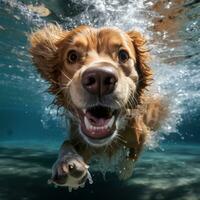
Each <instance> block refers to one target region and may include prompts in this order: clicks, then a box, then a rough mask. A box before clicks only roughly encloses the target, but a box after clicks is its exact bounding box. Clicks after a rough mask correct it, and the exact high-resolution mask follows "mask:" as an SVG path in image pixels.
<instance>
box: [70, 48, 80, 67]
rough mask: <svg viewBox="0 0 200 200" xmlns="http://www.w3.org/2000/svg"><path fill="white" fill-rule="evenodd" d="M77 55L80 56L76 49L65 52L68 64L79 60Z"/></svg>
mask: <svg viewBox="0 0 200 200" xmlns="http://www.w3.org/2000/svg"><path fill="white" fill-rule="evenodd" d="M79 57H80V55H79V53H78V52H77V51H75V50H71V51H69V52H68V54H67V61H68V62H69V63H70V64H74V63H76V62H77V61H78V60H79Z"/></svg>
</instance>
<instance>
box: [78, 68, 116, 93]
mask: <svg viewBox="0 0 200 200" xmlns="http://www.w3.org/2000/svg"><path fill="white" fill-rule="evenodd" d="M117 81H118V79H117V73H116V71H115V69H114V68H111V67H107V68H89V69H87V70H85V71H84V73H83V75H82V85H83V87H84V88H85V89H86V90H87V91H88V92H89V93H90V94H94V95H98V96H103V95H107V94H110V93H112V92H113V91H114V89H115V86H116V83H117Z"/></svg>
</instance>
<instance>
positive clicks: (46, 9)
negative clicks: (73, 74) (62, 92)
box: [0, 0, 200, 200]
mask: <svg viewBox="0 0 200 200" xmlns="http://www.w3.org/2000/svg"><path fill="white" fill-rule="evenodd" d="M48 22H53V23H55V22H57V23H59V24H61V25H62V26H63V27H65V28H66V29H70V28H73V27H75V26H78V25H80V24H87V25H91V26H95V27H100V26H117V27H119V28H121V29H123V30H125V31H126V30H131V29H136V30H139V31H141V32H142V33H143V34H145V35H146V37H147V38H148V40H149V48H150V49H151V53H152V57H153V59H152V62H151V66H152V68H153V70H154V73H155V78H154V79H155V81H154V84H153V86H152V88H151V89H152V90H154V91H155V92H156V93H159V94H161V95H162V96H165V97H166V99H168V100H169V104H170V115H169V118H168V119H167V120H166V121H165V123H164V124H163V126H162V127H161V129H160V130H159V131H158V132H156V133H154V134H153V136H152V138H150V139H149V141H148V142H147V144H146V149H145V151H144V153H143V154H142V156H141V157H140V159H139V161H138V162H137V163H136V165H135V170H134V173H133V176H132V177H131V178H130V179H128V180H127V181H123V182H122V181H119V180H118V179H117V178H116V177H115V175H114V174H106V175H105V176H102V174H101V173H98V172H95V173H92V176H93V181H94V183H93V184H92V185H90V184H87V186H86V187H85V188H83V189H79V190H77V191H73V192H71V193H69V192H68V190H67V188H54V187H53V186H51V185H47V180H48V178H49V177H50V175H51V166H52V164H53V163H54V161H55V159H56V157H57V153H58V149H59V147H60V145H61V143H62V141H63V140H64V138H65V137H66V135H67V131H66V130H67V129H66V127H65V123H64V119H63V116H62V115H61V113H62V110H61V111H58V112H57V109H56V107H54V106H52V104H51V102H52V100H53V97H52V96H51V95H49V94H48V93H47V92H46V90H47V88H48V83H46V82H45V81H44V80H42V79H41V78H40V76H39V74H38V73H37V72H36V70H35V68H34V66H33V65H32V62H31V58H30V55H29V53H28V48H29V44H28V42H27V35H28V34H29V33H30V32H31V31H32V30H35V29H36V28H39V27H42V26H44V25H45V24H46V23H48ZM199 89H200V1H198V0H82V1H79V0H41V1H36V0H31V1H28V0H0V200H39V199H43V200H45V199H80V198H83V199H102V198H106V199H108V198H115V199H126V200H129V199H131V200H133V199H134V200H175V199H176V200H179V199H180V200H200V134H199V129H200V120H199V118H200V92H199V91H200V90H199Z"/></svg>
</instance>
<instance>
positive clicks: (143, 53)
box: [127, 31, 152, 102]
mask: <svg viewBox="0 0 200 200" xmlns="http://www.w3.org/2000/svg"><path fill="white" fill-rule="evenodd" d="M127 34H128V36H129V37H130V38H131V40H132V44H133V47H134V49H135V53H136V70H137V72H138V75H139V81H138V87H137V94H136V98H137V99H138V101H139V102H140V100H141V98H142V94H143V93H144V90H145V89H146V87H147V86H149V85H150V83H151V81H152V70H151V68H150V66H149V65H148V62H149V61H150V54H149V50H148V49H147V46H146V39H145V38H144V37H143V35H142V34H141V33H139V32H137V31H130V32H127Z"/></svg>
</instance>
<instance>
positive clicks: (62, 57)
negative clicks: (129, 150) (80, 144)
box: [30, 25, 152, 146]
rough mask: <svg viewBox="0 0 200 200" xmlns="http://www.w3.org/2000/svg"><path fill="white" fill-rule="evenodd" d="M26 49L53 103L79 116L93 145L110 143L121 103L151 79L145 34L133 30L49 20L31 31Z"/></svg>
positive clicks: (131, 100) (133, 99)
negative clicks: (68, 28) (75, 25)
mask: <svg viewBox="0 0 200 200" xmlns="http://www.w3.org/2000/svg"><path fill="white" fill-rule="evenodd" d="M30 42H31V50H30V51H31V54H32V56H33V61H34V63H35V65H36V66H37V68H38V70H39V72H40V73H41V75H42V77H43V78H45V79H46V80H48V81H49V82H50V83H51V86H50V91H51V92H52V93H54V94H55V95H56V103H57V104H58V105H61V106H64V107H65V108H67V109H69V110H70V112H71V113H72V114H73V115H74V116H75V117H76V119H78V122H79V132H80V134H81V136H82V137H83V139H84V140H85V141H86V142H87V143H89V144H90V145H93V146H103V145H105V144H108V143H110V142H111V141H112V140H113V138H115V136H116V135H117V132H118V130H119V129H120V127H119V126H120V121H121V118H122V116H123V115H124V113H125V112H126V109H132V108H134V107H135V106H136V105H137V104H138V103H139V102H140V99H141V95H142V94H143V92H144V89H145V87H146V86H147V85H148V84H149V81H150V80H151V75H152V73H151V70H150V68H149V66H148V65H147V64H146V63H147V61H148V58H149V54H148V51H147V49H146V47H145V39H144V38H143V37H142V35H141V34H140V33H138V32H135V31H131V32H123V31H122V30H119V29H117V28H99V29H95V28H91V27H88V26H80V27H78V28H75V29H73V30H71V31H65V30H63V29H62V28H60V27H59V26H55V25H48V26H47V27H45V28H44V29H42V30H39V31H37V32H35V33H33V34H32V35H31V36H30Z"/></svg>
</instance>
